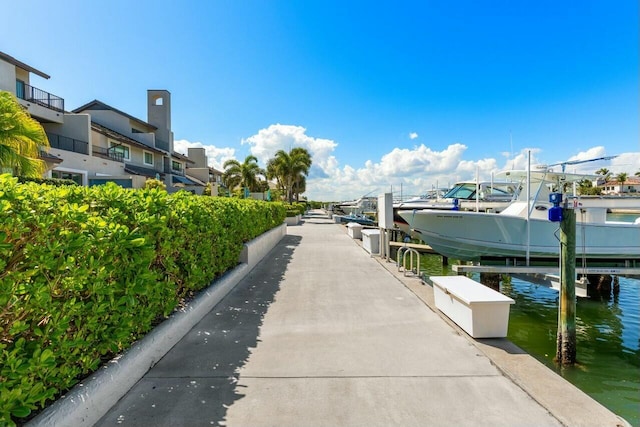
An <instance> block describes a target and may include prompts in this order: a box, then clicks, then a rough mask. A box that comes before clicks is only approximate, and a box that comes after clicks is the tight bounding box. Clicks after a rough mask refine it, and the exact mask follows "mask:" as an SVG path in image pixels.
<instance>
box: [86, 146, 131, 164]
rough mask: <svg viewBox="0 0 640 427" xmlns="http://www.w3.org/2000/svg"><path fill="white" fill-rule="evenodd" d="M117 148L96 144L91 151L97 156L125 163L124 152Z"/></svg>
mask: <svg viewBox="0 0 640 427" xmlns="http://www.w3.org/2000/svg"><path fill="white" fill-rule="evenodd" d="M115 148H116V147H111V148H105V147H98V146H97V145H94V146H92V147H91V152H92V153H93V155H94V156H96V157H102V158H103V159H108V160H113V161H114V162H121V163H124V154H122V152H117V151H115Z"/></svg>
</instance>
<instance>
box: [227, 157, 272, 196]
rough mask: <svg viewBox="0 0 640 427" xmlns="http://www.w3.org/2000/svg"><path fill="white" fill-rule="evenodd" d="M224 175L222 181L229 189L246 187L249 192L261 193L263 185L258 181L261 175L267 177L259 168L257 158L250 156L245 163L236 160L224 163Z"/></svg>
mask: <svg viewBox="0 0 640 427" xmlns="http://www.w3.org/2000/svg"><path fill="white" fill-rule="evenodd" d="M223 166H224V169H225V171H224V174H223V175H222V181H223V183H224V185H226V186H227V188H229V189H234V188H237V187H243V188H244V187H246V188H248V189H249V191H260V189H261V185H260V180H259V179H258V176H259V175H265V172H264V171H263V170H262V169H261V168H260V166H258V159H257V157H256V156H253V155H248V156H247V157H246V158H245V159H244V162H243V163H240V162H239V161H237V160H236V159H231V160H227V161H226V162H224V165H223Z"/></svg>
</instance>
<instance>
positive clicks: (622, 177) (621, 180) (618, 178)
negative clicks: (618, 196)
mask: <svg viewBox="0 0 640 427" xmlns="http://www.w3.org/2000/svg"><path fill="white" fill-rule="evenodd" d="M627 178H629V175H628V174H627V173H626V172H620V173H619V174H618V176H616V181H618V182H619V183H620V192H621V193H624V183H625V182H626V181H627Z"/></svg>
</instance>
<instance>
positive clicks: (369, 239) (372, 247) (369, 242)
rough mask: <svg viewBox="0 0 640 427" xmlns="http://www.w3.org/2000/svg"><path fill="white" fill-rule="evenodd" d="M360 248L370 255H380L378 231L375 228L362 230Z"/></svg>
mask: <svg viewBox="0 0 640 427" xmlns="http://www.w3.org/2000/svg"><path fill="white" fill-rule="evenodd" d="M362 247H363V248H364V250H365V251H367V252H369V253H370V254H371V255H377V254H379V253H380V230H379V229H377V228H367V229H366V230H362Z"/></svg>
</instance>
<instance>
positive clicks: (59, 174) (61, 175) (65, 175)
mask: <svg viewBox="0 0 640 427" xmlns="http://www.w3.org/2000/svg"><path fill="white" fill-rule="evenodd" d="M51 178H56V179H70V180H72V181H75V182H76V183H77V184H78V185H82V174H81V173H73V172H65V171H57V170H52V171H51Z"/></svg>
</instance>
